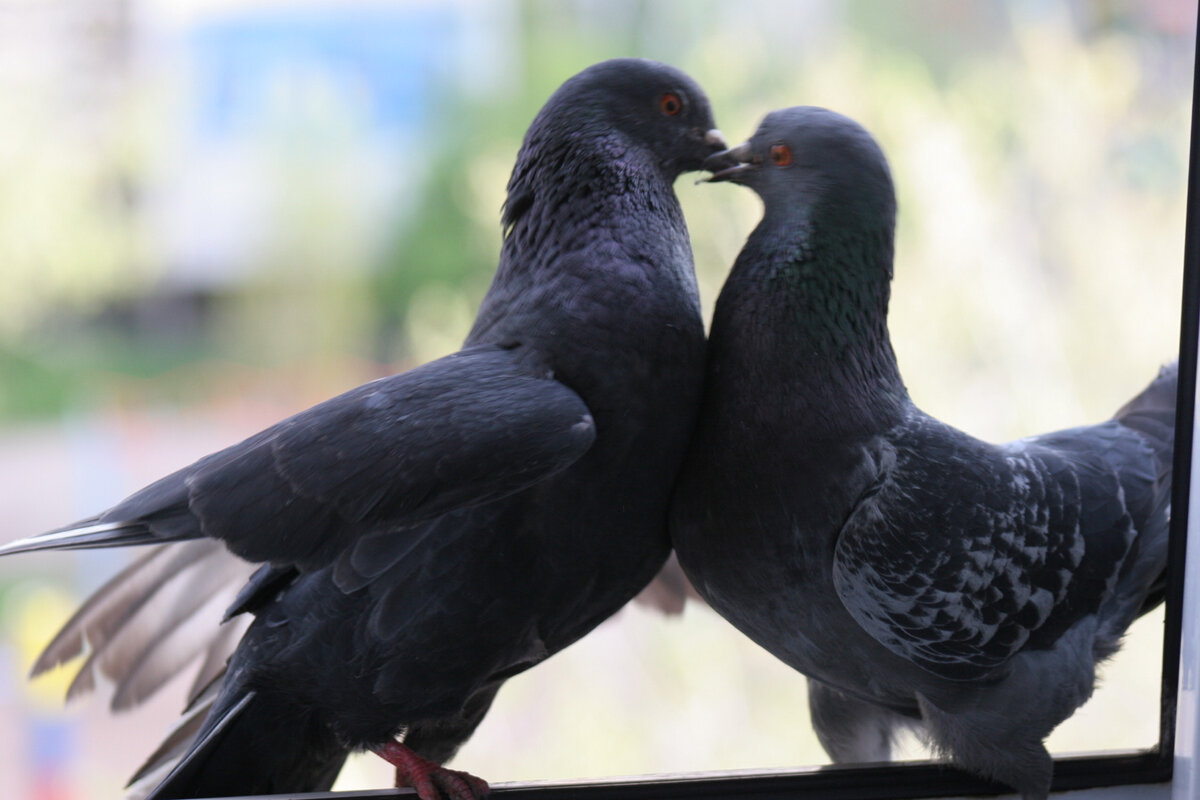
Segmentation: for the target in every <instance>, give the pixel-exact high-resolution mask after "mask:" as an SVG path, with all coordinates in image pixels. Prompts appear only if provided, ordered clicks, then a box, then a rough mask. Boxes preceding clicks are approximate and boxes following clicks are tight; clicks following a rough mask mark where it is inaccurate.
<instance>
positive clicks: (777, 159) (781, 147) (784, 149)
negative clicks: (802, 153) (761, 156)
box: [767, 144, 792, 167]
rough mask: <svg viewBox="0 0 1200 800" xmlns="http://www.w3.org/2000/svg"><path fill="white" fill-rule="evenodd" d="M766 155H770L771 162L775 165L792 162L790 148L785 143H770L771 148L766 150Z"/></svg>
mask: <svg viewBox="0 0 1200 800" xmlns="http://www.w3.org/2000/svg"><path fill="white" fill-rule="evenodd" d="M767 155H769V156H770V157H771V163H772V164H774V165H775V166H777V167H786V166H787V165H788V164H790V163H792V148H790V147H788V146H787V145H786V144H773V145H771V149H770V150H768V151H767Z"/></svg>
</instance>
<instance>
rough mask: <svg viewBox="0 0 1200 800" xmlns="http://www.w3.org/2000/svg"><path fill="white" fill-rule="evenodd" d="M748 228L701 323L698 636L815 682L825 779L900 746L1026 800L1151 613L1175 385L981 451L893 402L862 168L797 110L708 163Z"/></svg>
mask: <svg viewBox="0 0 1200 800" xmlns="http://www.w3.org/2000/svg"><path fill="white" fill-rule="evenodd" d="M709 166H710V168H712V169H714V170H716V172H715V174H714V176H713V180H717V181H733V182H736V183H740V184H743V185H745V186H748V187H750V188H751V189H753V190H754V191H755V192H757V193H758V194H759V195H760V196H761V198H762V200H763V203H764V208H765V210H764V214H763V219H762V222H761V223H760V224H759V225H758V227H757V228H755V230H754V231H753V232H752V233H751V234H750V237H749V239H748V241H747V242H746V245H745V248H744V249H743V250H742V252H741V254H740V255H739V256H738V258H737V261H736V263H735V264H734V266H733V270H732V272H731V274H730V276H729V278H728V280H727V282H726V283H725V286H724V289H723V290H722V292H721V295H720V299H719V300H718V302H717V306H716V311H715V316H714V320H713V324H712V330H711V334H710V338H709V356H708V367H707V375H706V381H707V383H706V388H705V393H704V400H703V402H702V406H701V413H700V420H699V422H698V423H697V425H698V427H697V433H696V435H695V437H694V439H693V442H692V445H691V449H690V450H689V453H688V456H687V457H686V459H685V463H684V467H683V468H682V470H681V477H680V482H679V485H678V488H677V492H676V496H675V499H674V503H673V511H672V536H673V539H674V543H675V547H676V548H677V551H678V556H679V561H680V563H681V564H682V566H683V568H684V570H685V572H686V573H687V575H688V577H689V578H690V579H691V580H692V582H693V583H694V584H695V587H696V589H697V590H698V591H699V593H700V595H701V596H703V597H704V598H705V599H706V600H707V601H708V602H709V603H710V604H711V605H712V606H713V607H714V608H715V609H716V610H717V611H718V612H719V613H721V614H722V615H724V616H725V617H726V618H728V619H729V620H730V621H731V622H733V624H734V625H736V626H737V627H738V628H740V629H741V630H742V631H744V632H745V633H746V634H748V635H749V636H750V637H751V638H752V639H754V640H755V641H756V642H758V643H759V644H761V645H762V646H764V647H765V648H767V649H768V650H770V651H771V652H772V653H774V654H775V655H776V656H778V657H779V658H781V659H782V660H784V661H785V662H787V663H788V664H790V665H791V666H793V667H795V668H796V669H797V670H799V671H801V672H803V673H804V674H805V675H807V676H809V677H810V678H811V679H812V681H811V685H812V687H813V688H812V691H811V693H812V695H813V700H814V702H813V708H812V713H813V720H814V724H815V725H816V728H817V732H818V735H819V738H820V739H821V741H822V743H823V744H824V745H825V748H826V750H827V751H828V752H829V754H830V756H831V757H832V758H833V759H834V760H835V761H839V762H845V761H875V760H881V759H886V758H887V757H888V755H889V744H890V741H891V735H892V732H893V731H894V730H895V729H896V728H897V727H898V726H905V725H914V726H917V727H920V728H922V729H923V731H924V733H925V734H926V736H927V739H928V740H929V741H930V742H931V743H932V744H933V745H934V746H935V747H936V748H937V749H938V750H939V751H940V752H942V753H944V754H946V755H948V756H950V757H951V758H952V759H953V760H954V761H956V762H957V763H958V764H960V765H961V766H962V767H964V768H966V769H967V770H970V771H972V772H975V773H978V774H980V775H983V776H987V777H990V778H992V779H995V780H998V781H1001V782H1003V783H1006V784H1008V785H1010V786H1012V787H1015V788H1016V789H1018V790H1019V791H1020V792H1021V793H1022V796H1023V797H1024V798H1026V800H1035V799H1040V798H1045V797H1046V795H1047V792H1048V790H1049V786H1050V780H1051V772H1052V766H1053V764H1052V761H1051V758H1050V756H1049V754H1048V753H1047V752H1046V749H1045V747H1044V745H1043V740H1044V739H1045V737H1046V736H1047V734H1049V733H1050V731H1051V730H1052V729H1053V728H1054V727H1055V726H1056V725H1058V723H1060V722H1061V721H1062V720H1064V719H1065V718H1067V717H1068V716H1070V715H1071V713H1072V712H1073V711H1074V710H1075V709H1076V708H1077V707H1078V706H1079V705H1081V704H1082V703H1083V702H1084V701H1086V700H1087V698H1088V697H1089V696H1090V694H1091V692H1092V688H1093V685H1094V683H1095V668H1096V665H1097V664H1098V663H1099V662H1101V661H1103V660H1104V659H1105V658H1107V657H1109V656H1111V655H1112V654H1113V652H1115V651H1116V649H1117V647H1118V645H1119V642H1120V639H1121V636H1122V634H1123V633H1124V632H1125V629H1126V627H1127V626H1128V625H1129V624H1130V623H1131V622H1132V621H1133V619H1134V618H1135V617H1137V616H1138V615H1139V614H1141V613H1143V612H1144V611H1146V610H1148V609H1149V608H1150V607H1152V606H1154V605H1155V604H1157V603H1158V602H1159V601H1160V600H1161V596H1162V595H1161V591H1162V579H1163V571H1164V568H1165V565H1166V558H1167V528H1168V516H1169V495H1170V483H1171V459H1172V443H1173V436H1174V407H1175V393H1176V383H1177V374H1176V369H1175V367H1174V366H1171V367H1168V368H1166V369H1164V370H1163V371H1162V373H1161V374H1160V375H1159V376H1158V377H1157V378H1156V379H1155V380H1154V382H1153V383H1152V384H1151V385H1150V386H1149V388H1147V389H1146V390H1145V391H1144V392H1142V394H1140V395H1139V396H1138V397H1136V398H1135V399H1134V400H1133V401H1132V402H1130V403H1129V404H1128V405H1126V406H1125V407H1124V408H1123V409H1121V410H1120V411H1118V412H1117V414H1116V416H1115V417H1114V418H1113V419H1112V420H1110V421H1108V422H1104V423H1101V424H1099V425H1092V426H1088V427H1080V428H1073V429H1071V430H1065V431H1059V432H1057V433H1049V434H1045V435H1041V436H1034V437H1031V438H1027V439H1021V440H1018V441H1015V442H1010V443H1008V444H1000V445H994V444H988V443H986V442H982V441H979V440H978V439H974V438H972V437H970V436H968V435H967V434H965V433H962V432H961V431H958V430H955V429H954V428H952V427H950V426H949V425H946V424H944V423H941V422H939V421H938V420H936V419H933V418H931V417H929V416H928V415H926V414H924V413H922V412H921V411H920V410H919V409H918V408H916V407H915V406H914V405H913V403H912V401H911V400H910V399H909V396H908V393H907V391H906V390H905V387H904V383H903V382H902V380H901V378H900V373H899V371H898V368H897V365H896V359H895V356H894V354H893V352H892V346H891V343H890V340H889V337H888V329H887V309H888V295H889V286H890V282H891V278H892V247H893V235H894V229H895V214H896V203H895V195H894V191H893V188H892V180H891V176H890V174H889V171H888V165H887V162H886V160H885V159H884V155H883V153H882V152H881V151H880V149H879V147H878V145H877V144H876V143H875V142H874V140H873V139H872V138H871V137H870V135H868V134H867V132H866V131H864V130H863V129H862V128H861V127H859V126H858V125H857V124H856V123H854V122H853V121H851V120H849V119H847V118H845V117H843V116H840V115H838V114H835V113H833V112H830V111H826V110H823V109H818V108H807V107H805V108H792V109H788V110H784V111H777V112H774V113H772V114H770V115H768V116H767V117H766V119H765V120H764V121H763V123H762V125H761V126H760V127H759V129H758V131H757V132H756V133H755V134H754V136H753V138H752V139H751V140H750V141H749V142H747V143H746V144H744V145H741V146H739V147H737V148H734V149H733V150H732V151H729V152H728V153H726V154H722V155H720V156H717V157H714V159H712V160H710V162H709Z"/></svg>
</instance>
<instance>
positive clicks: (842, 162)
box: [704, 106, 896, 238]
mask: <svg viewBox="0 0 1200 800" xmlns="http://www.w3.org/2000/svg"><path fill="white" fill-rule="evenodd" d="M704 169H707V170H709V171H711V172H712V173H713V175H712V177H711V178H710V179H709V180H710V181H729V182H732V183H740V184H743V185H745V186H748V187H749V188H751V189H753V190H754V191H755V192H757V193H758V195H759V196H760V197H761V198H762V200H763V203H764V205H765V207H766V216H767V217H777V216H779V215H784V216H787V217H789V218H790V217H794V216H799V217H800V218H802V219H803V220H805V221H807V222H815V221H816V220H818V219H821V218H828V217H830V216H831V215H833V216H834V217H835V218H836V226H837V227H838V228H839V229H843V230H846V229H851V228H853V229H858V230H860V231H861V229H862V228H863V227H864V226H868V227H873V228H876V229H877V230H881V229H886V232H887V236H888V237H889V238H890V236H891V231H892V227H893V225H894V222H895V216H896V194H895V190H894V188H893V187H892V176H891V171H890V170H889V169H888V164H887V159H886V158H885V157H884V155H883V151H882V150H881V149H880V148H879V145H878V144H877V143H876V142H875V140H874V139H873V138H872V137H871V134H869V133H867V131H866V130H865V129H864V128H863V127H862V126H861V125H859V124H858V123H857V122H855V121H854V120H852V119H850V118H849V117H845V116H842V115H841V114H838V113H835V112H833V111H829V110H827V109H824V108H816V107H813V106H796V107H794V108H786V109H782V110H779V111H773V112H771V113H770V114H768V115H767V116H766V117H765V118H764V119H763V121H762V124H761V125H759V126H758V130H757V131H755V133H754V135H753V136H752V137H751V138H750V140H749V141H747V142H745V143H743V144H741V145H738V146H737V147H734V148H732V149H730V150H726V151H724V152H721V153H717V154H715V155H713V156H711V157H709V158H708V160H707V161H705V163H704ZM824 227H825V228H826V229H828V228H830V227H831V226H830V225H828V224H826V225H825V226H824Z"/></svg>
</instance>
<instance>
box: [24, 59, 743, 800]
mask: <svg viewBox="0 0 1200 800" xmlns="http://www.w3.org/2000/svg"><path fill="white" fill-rule="evenodd" d="M723 147H725V144H724V142H723V140H722V138H721V136H720V134H719V132H717V131H716V129H715V125H714V123H713V117H712V112H711V110H710V108H709V103H708V100H707V98H706V97H705V95H704V92H703V91H702V90H701V89H700V87H699V86H697V85H696V83H695V82H693V81H692V80H691V79H690V78H688V77H687V76H686V75H684V74H683V73H682V72H680V71H678V70H676V69H673V68H671V67H668V66H665V65H663V64H658V63H655V62H651V61H643V60H636V59H618V60H613V61H608V62H604V63H602V64H598V65H596V66H593V67H591V68H589V69H587V70H584V71H583V72H582V73H580V74H579V75H577V76H575V77H574V78H572V79H570V80H569V81H567V82H566V83H565V84H563V86H562V87H561V88H560V89H559V90H558V91H557V92H555V94H554V95H553V96H552V97H551V98H550V99H549V101H548V102H547V103H546V105H545V106H544V107H543V109H542V110H541V112H540V113H539V114H538V116H537V117H536V119H535V120H534V121H533V124H532V125H531V127H530V129H529V132H528V133H527V135H526V137H525V141H524V144H523V145H522V148H521V151H520V153H519V154H518V156H517V163H516V166H515V168H514V170H513V174H512V177H511V179H510V181H509V185H508V198H507V201H506V203H505V206H504V214H503V223H504V230H505V236H504V243H503V247H502V250H501V256H500V265H499V269H498V270H497V273H496V277H495V280H494V282H493V284H492V286H491V289H490V290H489V292H488V294H487V296H486V297H485V298H484V300H483V303H482V306H481V308H480V310H479V315H478V317H477V318H476V321H475V325H474V327H473V328H472V330H471V333H470V335H469V336H468V338H467V340H466V342H465V344H464V345H463V348H462V350H460V351H459V352H457V353H455V354H453V355H450V356H447V357H446V358H442V359H440V360H437V361H434V362H431V363H429V364H426V365H424V366H421V367H418V368H416V369H413V370H411V371H409V372H406V373H404V374H401V375H397V376H394V377H390V378H384V379H381V380H378V381H375V382H373V383H369V384H366V385H365V386H361V387H359V388H357V389H353V390H351V391H349V392H347V393H345V394H343V395H341V396H339V397H336V398H334V399H332V400H329V401H327V402H325V403H322V404H320V405H317V406H315V407H313V408H311V409H309V410H307V411H304V412H302V413H300V414H297V415H296V416H294V417H291V418H289V419H287V420H284V421H283V422H280V423H278V424H277V425H274V426H272V427H271V428H268V429H267V430H265V431H263V432H262V433H259V434H258V435H256V436H252V437H251V438H249V439H247V440H246V441H244V442H242V443H241V444H238V445H234V446H233V447H230V448H228V449H226V450H222V451H220V452H218V453H215V454H213V455H210V456H208V457H206V458H203V459H201V460H200V461H198V462H196V463H195V464H193V465H192V466H189V467H186V468H184V469H182V470H180V471H179V472H177V473H175V474H173V475H169V476H167V477H166V478H163V479H162V480H160V481H158V482H156V483H154V484H152V485H150V486H148V487H146V488H145V489H143V490H141V491H139V492H137V493H136V494H134V495H133V496H131V497H130V498H128V499H127V500H125V501H123V502H122V503H120V504H118V505H117V506H115V507H113V508H111V509H109V510H108V511H105V512H103V513H102V514H100V515H98V516H96V517H94V518H92V519H89V520H84V521H83V522H80V523H78V524H76V525H72V526H70V527H69V528H65V529H62V530H60V531H55V532H52V533H48V534H44V535H42V536H39V537H35V538H32V539H28V540H24V541H20V542H16V543H14V544H12V545H10V546H8V547H7V548H4V551H3V552H5V553H15V552H23V551H27V550H40V549H56V548H89V547H112V546H119V545H134V544H162V543H165V542H184V541H185V540H192V541H186V542H185V543H184V544H176V545H170V546H167V547H160V548H158V549H155V550H154V551H152V552H151V554H150V555H149V556H147V557H146V558H145V559H143V560H140V561H138V562H136V563H135V564H134V565H133V566H132V567H130V569H129V571H128V573H127V574H126V575H125V576H124V577H126V578H127V579H128V581H129V592H128V593H123V592H122V585H121V584H119V583H117V584H110V585H109V586H107V587H106V588H105V589H103V590H101V595H102V596H101V597H99V598H98V600H97V601H96V602H95V603H93V604H92V606H91V608H89V610H87V611H85V612H84V613H82V614H81V615H80V617H79V619H77V620H76V621H74V623H73V627H72V628H70V629H69V630H68V631H66V632H65V633H64V634H63V636H62V638H61V641H60V642H59V646H58V649H57V650H55V651H54V653H52V654H48V655H47V657H46V659H44V661H54V660H56V659H58V658H61V657H62V656H63V654H69V653H70V652H71V651H72V650H75V651H78V650H79V649H81V648H82V639H83V638H84V637H90V635H91V632H93V631H100V632H107V633H108V635H109V637H110V638H112V637H119V636H120V635H121V633H122V630H121V629H122V623H124V622H129V621H131V620H135V619H136V618H137V617H138V615H139V613H140V611H141V610H142V609H144V608H147V607H148V606H150V605H153V604H155V603H156V602H157V601H156V599H155V598H156V592H159V591H161V590H162V589H163V588H164V587H166V586H175V587H178V585H179V581H176V580H173V579H174V578H175V577H176V575H177V574H178V573H180V572H183V571H185V570H186V569H187V566H188V564H190V563H194V564H207V565H212V564H213V563H219V562H221V561H222V556H221V551H220V550H219V549H217V548H215V547H214V544H213V542H214V540H219V542H220V543H223V545H224V546H225V547H227V548H228V549H229V550H230V551H232V552H233V553H234V554H236V555H237V556H239V557H241V558H242V559H245V560H247V561H252V562H262V563H263V566H262V567H261V568H260V569H259V570H258V572H256V573H255V574H254V575H253V577H252V578H251V579H250V580H249V582H248V583H247V584H246V585H245V587H244V588H243V589H242V591H241V592H240V594H238V595H237V597H236V598H235V599H234V601H233V604H232V607H231V609H230V613H231V615H235V616H236V615H237V614H239V613H242V612H250V613H251V614H253V616H254V620H253V622H252V623H251V624H250V625H249V627H248V629H247V630H246V633H245V634H244V635H243V636H242V637H241V639H240V642H239V643H238V644H237V647H236V651H235V652H234V653H233V655H232V658H231V659H230V660H229V663H228V666H227V668H225V669H223V670H222V669H221V665H220V664H219V663H218V664H213V663H211V662H212V658H209V659H208V661H206V663H205V664H204V665H202V673H201V674H202V676H204V675H207V676H208V678H209V679H210V680H211V681H212V682H211V685H209V686H208V687H207V688H205V687H204V686H202V685H197V687H196V689H195V692H194V694H195V700H194V706H195V707H194V709H193V712H192V713H191V714H190V715H189V716H188V717H186V718H185V720H184V722H183V723H182V724H181V726H180V728H179V730H178V731H177V732H175V733H174V734H172V736H171V737H169V738H168V740H167V742H165V743H164V745H163V747H162V748H160V751H159V752H158V753H156V754H154V756H152V757H151V759H150V760H149V761H148V762H147V764H146V766H145V768H144V769H143V771H142V773H141V775H142V776H145V775H151V774H155V773H156V772H158V771H165V770H167V769H170V772H169V774H167V775H166V777H165V779H164V780H163V781H162V782H161V783H159V784H158V786H157V788H156V789H154V791H153V792H152V794H151V795H150V796H151V797H153V798H175V797H208V796H228V795H248V794H261V793H285V792H299V791H314V790H323V789H327V788H328V787H329V786H330V784H331V783H332V782H333V780H334V778H335V776H336V775H337V773H338V771H339V769H340V768H341V765H342V763H343V761H344V759H345V758H346V755H347V754H348V753H349V752H350V751H352V750H360V749H369V750H373V751H375V752H377V753H379V754H380V755H382V756H384V757H385V758H387V759H388V760H389V761H391V762H392V763H394V764H395V765H396V766H397V779H398V781H400V782H402V783H404V784H407V785H412V786H414V787H415V788H417V789H418V792H419V794H420V796H421V797H422V798H425V800H433V798H435V797H437V796H439V794H440V793H441V792H444V793H446V794H448V795H450V796H453V797H456V798H470V797H478V796H481V795H483V794H485V793H486V791H487V786H486V784H485V783H483V782H482V781H480V780H478V779H476V778H474V777H472V776H469V775H467V774H465V773H457V772H454V771H451V770H447V769H444V768H441V767H439V766H438V765H439V764H441V763H442V762H443V761H445V760H446V759H448V758H450V757H451V756H452V755H453V754H454V752H455V751H456V750H457V749H458V747H459V746H460V745H461V744H462V743H463V742H464V741H465V740H466V739H467V738H468V737H469V736H470V734H471V733H472V732H473V730H474V729H475V727H476V725H478V723H479V722H480V720H481V719H482V718H483V716H484V714H485V713H486V712H487V709H488V707H489V705H490V704H491V702H492V699H493V697H494V696H495V693H496V691H497V690H498V689H499V687H500V685H501V684H502V683H503V682H504V680H505V679H506V678H508V677H510V676H512V675H515V674H517V673H519V672H521V671H523V670H525V669H527V668H529V667H531V666H533V665H534V664H537V663H538V662H540V661H542V660H543V659H545V658H546V657H548V656H549V655H551V654H552V653H554V652H556V651H558V650H561V649H562V648H564V647H566V646H567V645H569V644H571V643H572V642H574V641H576V640H577V639H579V638H580V637H581V636H583V635H584V634H585V633H587V632H588V631H590V630H591V629H592V628H594V627H595V626H596V625H597V624H599V623H600V622H601V621H603V620H604V619H605V618H607V617H608V616H610V615H611V614H612V613H614V612H615V611H616V610H617V609H619V608H620V607H621V606H622V605H623V604H624V603H625V602H626V601H628V600H629V599H630V598H632V597H633V596H634V595H635V594H637V592H638V591H639V590H640V589H641V588H642V587H643V586H645V585H646V584H647V582H649V581H650V579H651V578H652V577H653V576H654V574H655V572H656V571H657V570H658V569H659V568H660V567H661V566H662V564H663V563H664V560H665V559H666V557H667V554H668V551H669V547H670V545H669V540H668V537H667V529H666V521H667V509H668V502H669V493H670V487H671V484H672V481H673V479H674V477H675V473H676V470H677V468H678V465H679V462H680V460H681V459H682V455H683V452H684V449H685V447H686V442H687V437H688V434H689V433H690V432H691V428H692V424H693V421H694V418H695V412H696V408H697V407H698V403H699V395H700V386H701V380H702V375H703V358H704V346H705V342H704V328H703V324H702V321H701V316H700V306H699V300H698V294H697V289H696V282H695V277H694V275H693V271H692V255H691V248H690V245H689V241H688V233H687V228H686V226H685V223H684V218H683V214H682V212H681V210H680V207H679V204H678V201H677V199H676V197H675V194H674V189H673V185H672V184H673V182H674V180H675V179H676V178H677V177H678V176H679V175H680V174H681V173H683V172H686V171H689V170H695V169H698V168H700V166H701V164H702V162H703V161H704V159H705V158H706V157H707V156H709V155H711V154H712V153H713V152H715V151H717V150H720V149H721V148H723ZM202 537H210V538H208V539H204V538H202ZM176 548H192V549H191V550H190V551H188V552H180V553H179V554H178V556H176V555H175V553H176ZM192 572H195V571H192ZM235 574H236V573H235ZM228 577H229V576H228V575H227V574H224V573H223V572H222V574H221V575H211V574H207V571H206V570H200V571H199V574H198V575H196V574H191V575H190V576H189V578H188V581H187V582H185V583H188V584H189V585H191V586H193V587H204V591H206V592H211V591H212V588H213V586H215V585H217V584H221V583H223V582H224V581H225V580H226V579H227V578H228ZM206 581H207V582H206ZM179 595H180V592H178V591H176V595H175V596H176V597H179ZM182 596H183V606H184V611H183V612H181V613H180V614H177V615H174V619H175V621H176V624H181V623H180V622H179V620H180V619H181V618H186V617H187V616H188V614H187V610H188V609H192V610H194V609H195V608H196V607H197V606H199V605H200V604H201V603H202V602H203V601H204V600H207V599H208V595H207V594H205V595H203V596H195V595H191V594H189V593H188V592H187V591H183V592H182ZM164 616H165V617H166V618H171V616H170V615H161V614H160V615H159V617H158V619H159V620H160V621H161V620H162V619H163V618H164ZM161 633H162V635H163V636H164V637H168V636H170V634H171V633H172V631H170V630H162V631H161ZM217 644H218V645H220V643H219V642H218V643H217ZM140 646H142V647H143V650H142V652H141V653H140V654H139V653H137V652H135V653H134V655H132V656H130V658H131V659H132V661H133V662H135V663H138V662H144V661H145V660H147V659H149V660H154V659H155V658H157V657H158V656H157V655H156V653H155V648H154V646H153V644H149V645H147V644H146V640H145V637H143V638H142V640H141V644H140ZM222 647H224V648H225V651H227V649H228V647H229V644H228V643H226V644H224V645H220V646H216V647H215V648H214V650H213V652H217V653H221V652H224V651H223V650H222ZM104 648H105V642H104V641H101V642H99V644H98V646H97V649H98V650H100V651H102V652H103V651H104ZM52 649H53V648H52ZM191 654H192V655H195V651H194V650H193V651H192V653H191ZM180 659H184V656H183V655H180V656H179V657H178V658H175V659H171V658H162V659H160V660H162V661H167V662H169V661H172V660H180ZM112 660H114V661H116V660H119V659H118V658H116V657H115V656H114V657H113V659H112ZM132 693H133V694H135V695H136V694H138V691H136V690H135V691H133V692H132ZM134 700H136V698H134ZM397 737H402V739H403V744H401V743H399V742H398V741H397ZM180 753H182V758H181V759H180V760H178V763H175V764H174V765H173V766H172V764H173V762H175V761H176V759H175V757H176V756H178V755H179V754H180Z"/></svg>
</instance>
